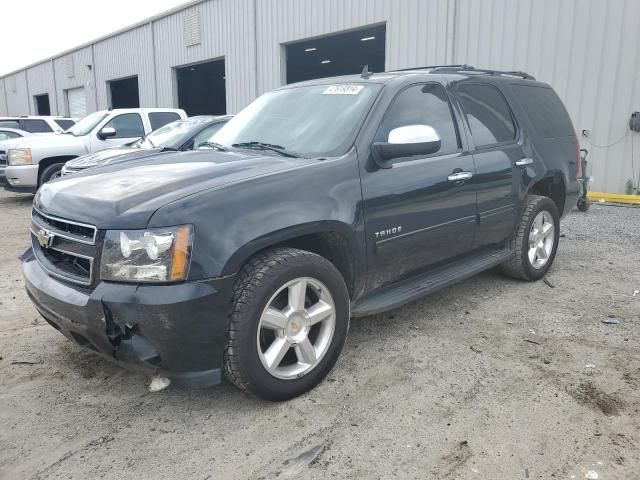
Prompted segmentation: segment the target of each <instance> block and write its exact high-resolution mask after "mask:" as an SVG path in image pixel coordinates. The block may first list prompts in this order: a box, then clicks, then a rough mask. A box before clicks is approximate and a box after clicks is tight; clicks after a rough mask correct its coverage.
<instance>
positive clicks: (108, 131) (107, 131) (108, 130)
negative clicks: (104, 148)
mask: <svg viewBox="0 0 640 480" xmlns="http://www.w3.org/2000/svg"><path fill="white" fill-rule="evenodd" d="M115 136H116V129H115V128H113V127H104V128H103V129H102V130H100V131H99V132H98V138H99V139H100V140H106V139H107V138H111V137H115Z"/></svg>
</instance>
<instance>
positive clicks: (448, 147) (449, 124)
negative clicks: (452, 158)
mask: <svg viewBox="0 0 640 480" xmlns="http://www.w3.org/2000/svg"><path fill="white" fill-rule="evenodd" d="M406 125H429V126H430V127H433V128H435V130H436V131H437V132H438V134H439V135H440V139H441V140H442V147H441V148H440V151H439V152H438V154H439V155H444V154H447V153H452V152H455V151H457V150H459V149H460V142H459V140H458V131H457V128H456V124H455V121H454V119H453V116H452V114H451V106H450V104H449V98H448V97H447V94H446V92H445V90H444V87H443V86H442V85H440V84H438V83H427V84H422V85H413V86H411V87H408V88H405V89H404V90H402V91H401V92H400V93H398V95H396V97H395V98H394V99H393V101H392V102H391V105H390V106H389V109H388V110H387V113H385V116H384V119H383V120H382V124H381V125H380V128H379V129H378V133H377V135H376V141H378V142H386V141H387V139H388V138H389V132H391V130H393V129H394V128H398V127H404V126H406Z"/></svg>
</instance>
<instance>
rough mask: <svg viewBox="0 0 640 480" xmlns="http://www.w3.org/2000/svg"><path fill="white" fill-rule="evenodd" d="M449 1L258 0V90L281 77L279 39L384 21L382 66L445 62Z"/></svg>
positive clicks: (277, 82) (292, 39)
mask: <svg viewBox="0 0 640 480" xmlns="http://www.w3.org/2000/svg"><path fill="white" fill-rule="evenodd" d="M448 3H449V1H448V0H403V1H389V0H351V1H343V0H325V1H318V0H263V1H259V2H257V12H256V13H257V16H256V28H257V37H258V45H257V46H258V69H257V70H258V91H259V92H260V93H263V92H266V91H269V90H272V89H273V88H275V87H278V86H281V85H282V83H283V81H284V73H283V70H284V62H285V58H284V55H285V53H284V48H283V46H282V44H285V43H289V42H295V41H297V40H302V39H305V38H309V37H315V36H322V35H326V34H329V33H334V32H338V31H343V30H349V29H353V28H357V27H362V26H365V25H373V24H379V23H385V24H386V41H387V45H386V52H387V53H386V67H387V69H394V68H402V67H407V66H415V65H429V64H434V63H440V64H442V63H444V62H445V59H446V53H447V50H446V40H447V30H448V21H447V10H448Z"/></svg>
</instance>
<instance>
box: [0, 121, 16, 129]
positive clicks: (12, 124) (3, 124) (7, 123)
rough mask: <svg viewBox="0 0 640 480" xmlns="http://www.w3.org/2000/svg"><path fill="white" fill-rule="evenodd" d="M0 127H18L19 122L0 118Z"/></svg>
mask: <svg viewBox="0 0 640 480" xmlns="http://www.w3.org/2000/svg"><path fill="white" fill-rule="evenodd" d="M0 127H4V128H15V129H16V130H18V129H20V123H18V120H0Z"/></svg>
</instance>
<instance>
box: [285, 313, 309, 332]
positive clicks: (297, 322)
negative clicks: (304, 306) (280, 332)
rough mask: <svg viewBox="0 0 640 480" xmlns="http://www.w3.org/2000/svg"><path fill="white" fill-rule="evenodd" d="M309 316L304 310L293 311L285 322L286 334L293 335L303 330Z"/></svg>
mask: <svg viewBox="0 0 640 480" xmlns="http://www.w3.org/2000/svg"><path fill="white" fill-rule="evenodd" d="M308 319H309V316H308V315H307V314H306V313H305V312H295V313H293V314H292V315H291V318H289V322H288V323H287V336H289V337H295V336H297V335H299V334H300V333H301V332H304V330H305V325H307V323H308Z"/></svg>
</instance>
